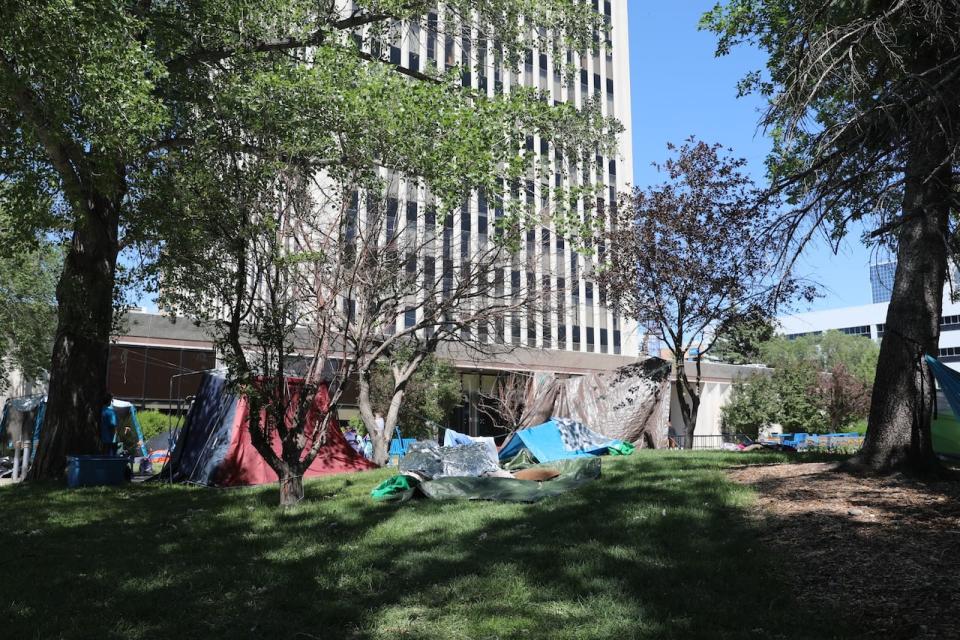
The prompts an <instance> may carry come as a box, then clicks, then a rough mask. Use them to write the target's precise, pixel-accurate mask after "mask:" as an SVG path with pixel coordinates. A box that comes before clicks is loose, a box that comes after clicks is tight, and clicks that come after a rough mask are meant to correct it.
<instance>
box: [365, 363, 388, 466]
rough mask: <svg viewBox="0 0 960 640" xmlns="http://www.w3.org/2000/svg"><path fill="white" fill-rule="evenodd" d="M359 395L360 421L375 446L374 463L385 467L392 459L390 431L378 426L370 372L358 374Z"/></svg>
mask: <svg viewBox="0 0 960 640" xmlns="http://www.w3.org/2000/svg"><path fill="white" fill-rule="evenodd" d="M357 378H358V383H359V387H360V388H359V393H358V394H357V406H358V408H359V409H360V419H361V420H363V425H364V426H365V427H366V428H367V433H369V434H370V444H372V445H373V461H374V462H375V463H376V464H378V465H381V466H383V465H385V464H387V462H389V459H390V435H391V432H390V429H387V428H386V424H384V428H383V429H382V430H381V429H380V428H379V427H378V426H377V418H376V416H375V415H374V413H373V402H372V401H371V400H370V371H369V369H361V370H360V371H359V372H358V374H357Z"/></svg>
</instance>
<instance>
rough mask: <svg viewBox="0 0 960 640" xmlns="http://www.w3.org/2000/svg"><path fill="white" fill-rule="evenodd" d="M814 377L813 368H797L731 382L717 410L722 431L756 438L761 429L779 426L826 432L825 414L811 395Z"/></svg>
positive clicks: (818, 402) (784, 428)
mask: <svg viewBox="0 0 960 640" xmlns="http://www.w3.org/2000/svg"><path fill="white" fill-rule="evenodd" d="M817 378H818V372H817V371H816V370H815V369H814V368H813V367H810V366H804V365H797V366H794V367H791V368H785V369H778V370H776V371H774V372H773V373H772V374H770V375H767V374H760V373H758V374H754V375H753V376H751V377H749V378H747V379H746V380H742V381H739V382H735V383H734V384H733V392H732V393H731V396H730V401H729V402H728V403H727V404H726V406H724V407H723V409H722V410H721V416H722V424H723V430H724V432H726V433H742V434H744V435H747V436H749V437H751V438H756V437H757V436H758V435H759V432H760V429H761V428H762V427H765V426H767V425H771V424H779V425H781V426H782V427H783V430H784V431H785V432H790V433H798V432H799V433H826V432H827V431H828V430H829V429H828V427H829V422H828V420H827V415H826V412H825V411H824V410H823V408H822V407H821V404H820V401H819V397H818V396H817V395H816V393H815V392H814V390H815V388H816V385H817Z"/></svg>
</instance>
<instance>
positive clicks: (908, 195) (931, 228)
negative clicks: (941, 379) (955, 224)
mask: <svg viewBox="0 0 960 640" xmlns="http://www.w3.org/2000/svg"><path fill="white" fill-rule="evenodd" d="M948 155H949V153H948V149H947V148H946V141H945V138H944V137H943V136H942V135H938V132H937V130H936V128H935V127H934V126H933V125H932V124H931V127H930V133H927V132H923V133H922V134H919V135H917V134H915V136H914V139H913V140H912V141H911V143H910V145H909V149H908V159H907V168H906V175H905V179H906V185H905V190H904V200H903V225H902V227H901V229H900V235H899V247H898V251H897V271H896V275H895V277H894V284H893V292H892V295H891V297H890V306H889V307H888V309H887V319H886V324H885V327H884V334H883V342H882V343H881V345H880V357H879V360H878V362H877V375H876V379H875V381H874V387H873V396H872V399H871V404H870V418H869V422H868V425H869V426H868V429H867V435H866V439H865V440H864V444H863V449H862V450H861V452H860V454H859V456H857V458H855V459H854V461H853V462H854V464H855V465H862V466H866V467H867V468H869V469H871V470H873V471H876V472H881V473H886V472H891V471H894V470H899V469H904V470H909V471H913V472H920V473H924V472H929V471H932V470H934V469H936V468H937V467H938V466H939V464H938V462H937V458H936V455H935V454H934V452H933V445H932V441H931V436H930V421H931V416H932V413H933V402H934V380H933V375H932V373H931V371H930V368H929V367H928V366H927V364H926V362H925V361H924V355H925V354H931V355H934V356H936V355H937V353H938V344H939V340H940V314H941V312H942V307H943V287H944V281H945V279H946V275H947V223H948V218H949V214H950V204H949V203H950V196H951V178H952V176H951V168H950V165H949V163H942V160H943V158H946V157H948Z"/></svg>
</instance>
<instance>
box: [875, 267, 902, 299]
mask: <svg viewBox="0 0 960 640" xmlns="http://www.w3.org/2000/svg"><path fill="white" fill-rule="evenodd" d="M896 272H897V263H896V261H891V262H881V263H879V264H874V265H870V293H871V294H872V296H873V304H880V303H882V302H890V294H891V293H892V292H893V277H894V275H896Z"/></svg>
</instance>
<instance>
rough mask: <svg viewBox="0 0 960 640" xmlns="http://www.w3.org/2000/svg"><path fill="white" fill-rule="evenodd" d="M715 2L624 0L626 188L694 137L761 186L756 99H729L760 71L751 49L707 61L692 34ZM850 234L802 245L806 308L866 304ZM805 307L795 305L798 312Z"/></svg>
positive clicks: (761, 139) (710, 38) (863, 270)
mask: <svg viewBox="0 0 960 640" xmlns="http://www.w3.org/2000/svg"><path fill="white" fill-rule="evenodd" d="M714 4H715V0H674V1H672V2H658V1H655V0H628V5H629V14H630V73H631V76H632V77H631V84H632V91H633V95H632V102H633V156H634V182H635V184H636V185H638V186H645V185H648V184H651V183H655V182H659V181H660V179H659V178H658V177H657V173H656V171H655V170H654V169H653V168H652V167H651V166H650V164H651V162H653V161H659V160H662V159H663V158H664V157H665V156H666V143H667V142H679V141H682V140H683V139H685V138H687V137H689V136H691V135H695V136H696V137H698V138H700V139H701V140H704V141H706V142H719V143H721V144H723V145H724V146H727V147H731V148H733V150H734V153H735V154H736V155H738V156H742V157H744V158H746V159H747V160H748V162H749V168H750V171H751V172H752V173H753V174H754V177H755V179H756V180H757V181H758V182H760V181H762V180H763V175H764V166H763V160H764V157H765V155H766V153H767V151H768V150H769V148H770V144H769V141H768V139H767V138H766V136H765V135H764V133H763V131H760V130H758V129H757V121H758V120H759V110H760V109H761V107H762V106H763V102H762V100H761V99H759V98H757V97H753V96H750V97H746V98H737V91H736V83H737V81H738V80H739V79H740V78H741V77H743V75H744V74H745V73H746V72H747V71H749V70H752V69H759V68H762V67H763V64H764V57H763V55H762V54H761V53H760V52H759V51H754V50H747V49H742V48H741V49H738V50H735V51H734V52H733V53H732V54H731V55H729V56H726V57H724V58H719V59H718V58H715V57H714V55H713V53H714V47H715V44H716V38H715V36H714V35H713V34H712V33H709V32H700V31H698V30H697V22H698V20H699V18H700V15H701V14H702V13H703V12H704V11H706V10H708V9H710V8H711V7H712V6H713V5H714ZM858 238H859V236H858V235H857V237H853V236H851V237H850V238H849V240H847V241H845V243H844V244H843V246H841V248H840V251H839V253H838V254H837V255H834V254H833V252H832V251H831V249H830V248H829V246H828V245H827V243H826V241H822V240H821V241H818V242H817V243H816V244H815V245H814V246H812V247H810V249H809V250H808V251H807V253H806V255H805V256H804V258H803V261H802V264H801V265H800V267H801V269H800V271H801V272H802V274H803V275H805V276H807V277H809V278H811V279H813V280H814V281H816V282H818V283H820V285H821V286H820V289H821V291H822V294H823V297H822V298H820V299H818V300H817V301H815V302H814V303H813V305H812V307H811V308H813V309H830V308H835V307H843V306H848V305H858V304H869V303H870V302H871V300H870V277H869V264H870V260H871V256H870V252H869V251H868V250H867V249H866V248H864V247H863V246H862V245H861V244H860V243H859V239H858ZM805 308H806V307H802V308H801V310H802V309H805Z"/></svg>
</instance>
